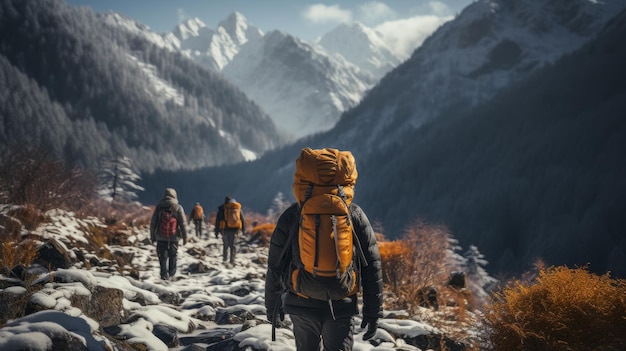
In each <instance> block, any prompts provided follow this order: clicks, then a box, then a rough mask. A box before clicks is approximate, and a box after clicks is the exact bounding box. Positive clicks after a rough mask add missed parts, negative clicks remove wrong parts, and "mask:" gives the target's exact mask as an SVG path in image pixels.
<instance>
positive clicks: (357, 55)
mask: <svg viewBox="0 0 626 351" xmlns="http://www.w3.org/2000/svg"><path fill="white" fill-rule="evenodd" d="M318 44H319V45H320V46H322V47H323V48H324V49H326V50H328V51H330V52H335V53H338V54H340V55H342V56H343V57H344V58H345V59H346V60H348V61H350V62H352V63H354V64H356V65H357V66H359V67H360V68H361V69H363V70H365V71H367V72H370V73H372V74H373V75H374V76H375V77H379V78H380V77H382V76H383V75H384V74H385V73H387V72H388V71H390V70H391V69H392V68H394V67H395V66H397V65H398V64H399V63H400V58H399V57H396V56H395V55H394V54H393V53H392V52H391V50H390V49H389V48H388V47H387V45H386V44H385V42H384V41H383V39H382V37H381V35H380V34H379V33H378V32H377V31H375V30H374V29H371V28H368V27H366V26H365V25H363V24H361V23H359V22H354V23H352V24H340V25H338V26H337V27H336V28H335V29H333V30H332V31H330V32H328V33H327V34H325V35H324V36H322V37H321V38H320V39H319V41H318Z"/></svg>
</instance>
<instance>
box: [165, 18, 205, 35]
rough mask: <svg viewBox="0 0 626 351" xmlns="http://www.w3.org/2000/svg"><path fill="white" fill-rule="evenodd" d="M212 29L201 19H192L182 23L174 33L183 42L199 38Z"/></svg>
mask: <svg viewBox="0 0 626 351" xmlns="http://www.w3.org/2000/svg"><path fill="white" fill-rule="evenodd" d="M207 30H209V31H210V29H209V28H208V27H207V26H206V24H204V22H202V20H200V19H199V18H197V17H196V18H192V19H189V20H187V21H185V22H183V23H180V24H179V25H177V26H176V27H175V28H174V31H173V33H174V34H175V35H176V36H177V37H178V38H180V39H181V40H183V41H184V40H188V39H190V38H197V37H199V36H201V35H202V34H203V32H204V31H207Z"/></svg>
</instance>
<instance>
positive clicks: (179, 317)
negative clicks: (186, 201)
mask: <svg viewBox="0 0 626 351" xmlns="http://www.w3.org/2000/svg"><path fill="white" fill-rule="evenodd" d="M50 214H51V215H52V218H53V221H52V223H49V224H44V225H42V226H40V227H39V228H38V229H37V230H36V231H35V234H38V235H40V236H41V238H42V241H45V240H47V239H50V238H57V239H59V240H60V241H62V242H64V243H66V245H68V246H69V244H68V243H69V242H70V241H71V240H74V241H81V240H83V237H82V234H81V233H82V232H81V228H85V227H87V226H88V225H102V224H100V223H99V222H98V221H97V220H80V219H77V218H75V217H74V216H73V215H72V214H68V213H64V212H61V211H54V212H52V213H50ZM193 230H194V229H193V224H192V225H190V226H189V232H190V235H189V240H188V242H187V245H185V246H182V242H181V246H180V247H179V251H178V253H179V255H178V265H177V266H178V273H177V276H176V277H175V280H174V281H162V280H161V279H160V278H159V264H158V260H157V258H156V250H155V246H154V245H150V244H148V243H147V240H146V238H147V237H148V232H147V229H146V228H141V229H134V230H133V232H132V233H131V235H130V237H129V241H130V242H131V243H135V244H134V246H110V247H109V248H110V250H111V251H116V250H117V251H123V252H132V253H133V254H134V259H133V261H132V265H133V267H134V268H135V269H137V270H138V271H139V279H133V278H131V277H130V276H129V275H127V274H126V273H125V270H126V269H129V270H130V267H126V268H125V269H122V271H124V273H122V274H120V273H118V272H117V271H113V272H98V271H97V270H96V268H91V269H86V268H84V267H81V266H80V265H77V266H78V267H72V268H70V269H67V270H63V269H59V270H57V271H55V272H53V275H54V278H55V279H54V280H52V279H51V277H50V274H49V273H44V274H42V276H41V277H40V278H39V281H40V282H42V283H43V284H45V285H44V288H43V289H41V290H39V291H37V292H36V293H34V294H33V295H32V297H31V301H32V302H33V303H36V304H39V305H42V306H45V307H46V308H47V309H48V310H46V311H41V312H37V313H34V314H31V315H28V316H25V317H23V318H20V319H16V320H12V321H9V322H8V323H7V324H6V325H5V326H4V327H3V328H2V329H0V350H15V349H28V350H46V349H47V348H48V347H49V346H50V345H51V343H52V341H51V338H53V337H54V336H55V335H67V334H68V333H69V334H71V335H72V336H74V337H76V338H77V339H78V340H80V342H81V343H82V344H83V345H86V347H87V349H88V350H106V349H114V346H113V345H112V344H111V341H110V340H109V339H107V338H106V337H104V336H103V335H102V334H101V333H100V331H99V329H101V328H100V326H99V324H98V322H96V321H94V320H93V319H91V318H89V317H87V316H86V315H85V314H83V313H82V311H81V310H79V309H77V308H76V307H74V306H72V305H71V303H70V300H69V298H70V297H71V296H72V295H80V294H89V293H90V292H89V289H88V288H89V287H93V286H96V285H100V286H104V287H113V288H117V289H120V290H122V291H123V294H124V299H123V306H124V310H125V311H126V312H125V313H124V315H125V317H126V318H125V319H124V320H125V321H126V322H123V323H122V324H120V325H119V326H118V327H119V328H118V331H119V333H120V334H118V336H122V335H123V336H125V338H126V341H128V342H131V343H141V344H144V345H146V346H147V348H148V349H149V350H184V349H188V348H189V347H190V346H183V345H180V344H179V346H176V347H172V348H168V346H166V344H165V343H164V342H163V341H161V339H159V338H158V337H157V336H155V334H154V333H153V331H154V326H155V325H166V326H170V327H172V328H174V329H175V330H176V331H177V336H178V339H179V340H182V339H184V338H187V340H191V339H189V337H194V336H201V335H202V334H203V333H204V334H206V333H210V332H220V331H223V332H224V333H225V335H227V336H228V337H232V340H234V341H236V342H237V343H238V347H239V348H241V349H246V346H250V347H251V348H250V350H277V351H281V350H285V351H287V350H295V343H294V339H293V334H292V332H291V330H290V329H289V327H287V328H280V329H278V330H277V340H276V341H272V340H271V326H270V324H267V323H266V320H267V317H266V310H265V307H264V276H265V270H266V266H265V262H266V258H267V248H264V247H258V246H255V245H250V246H248V245H247V244H245V245H244V244H243V243H240V245H239V252H238V254H237V259H236V264H235V265H234V266H230V265H225V264H223V263H222V254H221V250H222V243H221V238H220V239H217V238H215V237H214V236H213V235H211V236H210V237H204V238H196V237H195V236H194V235H192V233H193ZM205 230H206V228H205ZM194 249H204V250H206V255H205V256H198V255H197V254H195V255H193V254H190V253H191V252H193V251H197V250H194ZM198 263H203V264H204V265H205V266H207V267H208V268H209V270H208V272H206V273H198V274H189V273H188V268H189V267H190V266H192V265H196V264H198ZM2 279H8V278H6V277H2ZM59 281H63V282H59ZM0 293H3V294H7V293H12V294H15V295H20V294H28V291H27V289H25V288H23V287H10V288H7V289H4V290H2V289H0ZM138 294H140V295H143V300H145V304H144V305H142V304H139V303H137V302H135V301H137V295H138ZM165 296H169V297H172V296H175V297H177V298H176V299H174V300H175V301H177V303H171V300H169V299H168V300H165V301H164V297H165ZM228 310H233V311H234V310H246V311H249V312H250V313H251V314H253V315H254V320H252V321H247V322H244V323H237V322H235V323H234V324H229V323H221V324H218V323H216V322H215V320H216V318H215V315H216V313H217V314H218V315H219V314H220V312H225V311H228ZM287 322H289V320H288V316H287ZM359 325H360V317H359V316H356V317H355V323H354V330H355V338H354V339H355V346H354V350H356V351H365V350H392V349H393V350H400V349H401V350H419V349H418V348H416V347H413V346H410V345H407V344H406V343H405V341H404V340H403V339H402V338H399V337H398V335H403V336H405V338H406V337H416V336H419V335H423V334H430V333H436V334H440V332H438V331H437V330H436V329H435V328H434V327H431V326H428V325H426V324H423V323H420V322H418V321H415V320H411V319H395V318H385V319H383V320H381V321H380V328H379V329H378V332H377V334H376V336H375V338H374V339H375V342H373V343H371V342H369V341H363V340H362V335H363V332H364V330H361V328H360V327H359ZM392 335H395V336H396V337H395V338H394V337H393V336H392ZM194 346H195V347H196V348H194V350H196V349H202V350H204V349H207V348H208V345H207V344H204V345H197V344H196V345H194ZM198 347H201V348H198ZM202 347H204V348H202Z"/></svg>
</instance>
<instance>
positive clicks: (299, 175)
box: [286, 148, 364, 301]
mask: <svg viewBox="0 0 626 351" xmlns="http://www.w3.org/2000/svg"><path fill="white" fill-rule="evenodd" d="M356 178H357V171H356V164H355V161H354V157H353V156H352V154H351V153H350V152H349V151H339V150H336V149H328V148H326V149H322V150H313V149H310V148H305V149H303V150H302V152H301V154H300V157H299V158H298V159H297V160H296V173H295V177H294V184H293V191H294V195H295V197H296V200H297V202H298V208H299V211H300V213H299V216H300V218H299V228H298V236H297V240H292V243H291V245H292V250H291V253H292V258H291V262H292V264H291V269H290V271H289V272H288V274H289V275H288V277H287V280H288V281H287V284H286V285H287V286H288V288H289V289H290V290H291V291H293V292H295V293H296V294H298V295H300V296H302V297H310V298H314V299H317V300H324V301H328V300H339V299H342V298H344V297H346V296H350V295H353V294H356V293H357V292H358V288H359V287H358V274H357V271H358V269H357V267H356V266H357V261H356V260H355V255H354V252H355V249H356V250H358V251H357V252H361V251H360V250H361V248H360V243H359V242H358V238H357V237H356V234H355V232H354V229H353V226H352V220H351V218H350V211H349V207H350V203H351V202H352V197H353V195H354V185H355V183H356ZM361 254H362V252H361ZM362 261H364V260H362Z"/></svg>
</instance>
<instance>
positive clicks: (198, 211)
mask: <svg viewBox="0 0 626 351" xmlns="http://www.w3.org/2000/svg"><path fill="white" fill-rule="evenodd" d="M192 217H193V219H195V220H197V221H199V220H202V219H204V210H203V209H202V206H200V205H196V206H195V207H194V208H193V216H192Z"/></svg>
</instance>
